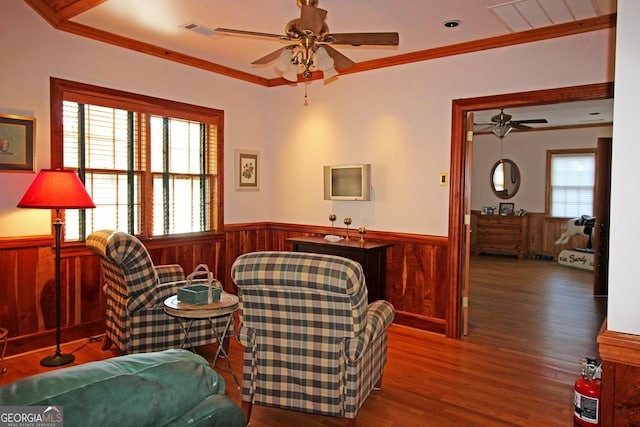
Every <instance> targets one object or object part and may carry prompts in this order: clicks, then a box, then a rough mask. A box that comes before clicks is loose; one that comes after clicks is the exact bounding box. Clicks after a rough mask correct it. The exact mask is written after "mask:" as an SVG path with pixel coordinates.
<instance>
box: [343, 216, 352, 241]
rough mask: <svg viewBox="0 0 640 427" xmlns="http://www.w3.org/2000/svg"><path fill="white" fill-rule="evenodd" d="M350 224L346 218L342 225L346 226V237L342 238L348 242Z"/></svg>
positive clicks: (349, 220) (349, 219)
mask: <svg viewBox="0 0 640 427" xmlns="http://www.w3.org/2000/svg"><path fill="white" fill-rule="evenodd" d="M350 224H351V218H349V217H346V218H345V219H344V225H346V226H347V235H346V237H345V238H344V239H345V240H349V225H350Z"/></svg>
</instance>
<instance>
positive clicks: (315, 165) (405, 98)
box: [263, 31, 614, 236]
mask: <svg viewBox="0 0 640 427" xmlns="http://www.w3.org/2000/svg"><path fill="white" fill-rule="evenodd" d="M613 43H614V41H613V40H612V35H611V32H609V31H598V32H593V33H589V34H582V35H578V36H574V37H565V38H561V39H554V40H547V41H544V42H539V43H530V44H526V45H520V46H512V47H508V48H502V49H495V50H491V51H487V52H477V53H472V54H467V55H460V56H455V57H450V58H443V59H438V60H432V61H427V62H421V63H415V64H409V65H404V66H399V67H394V68H387V69H380V70H374V71H368V72H366V73H360V74H352V75H344V76H340V77H339V78H338V80H337V81H335V82H332V83H330V84H328V85H325V86H323V83H322V82H313V83H312V84H310V85H309V97H310V105H309V106H307V107H304V106H303V96H304V89H303V88H302V87H301V86H298V87H281V88H275V89H271V92H272V94H271V93H270V100H271V104H273V105H277V106H278V108H273V109H270V110H269V121H270V122H271V123H272V125H271V126H270V127H269V130H270V134H269V139H270V140H272V141H273V142H274V146H273V150H272V151H270V152H269V156H271V159H272V160H273V161H274V162H273V163H270V164H272V165H274V166H273V167H271V168H270V169H269V170H266V168H265V170H263V172H264V173H265V174H267V176H268V180H267V181H268V182H269V183H270V185H273V186H275V187H276V188H277V191H276V192H275V193H274V199H273V218H274V219H278V220H282V221H287V222H294V223H311V224H324V225H328V224H329V222H328V220H327V219H326V218H327V217H328V215H329V214H330V213H331V212H334V213H336V215H337V216H338V218H339V219H341V218H344V217H345V216H350V217H352V219H353V225H354V226H355V227H357V226H361V225H362V226H365V227H367V228H369V229H376V230H393V231H399V232H413V233H424V234H429V235H440V236H445V235H446V234H447V225H448V197H449V188H448V187H441V186H440V185H439V173H440V172H441V171H444V172H448V171H449V160H450V146H451V143H450V139H451V102H452V100H453V99H457V98H469V97H475V96H481V95H492V94H503V93H510V92H520V91H527V90H535V89H538V88H539V89H543V88H545V89H546V88H554V87H563V86H573V85H580V84H590V83H601V82H606V81H610V80H612V78H613V65H612V61H610V58H611V55H612V50H613V47H612V46H613ZM334 163H337V164H341V163H371V164H372V174H373V176H372V180H373V188H374V199H373V201H371V202H331V201H325V200H323V199H322V166H323V165H326V164H334ZM292 200H296V201H297V202H295V203H293V202H292Z"/></svg>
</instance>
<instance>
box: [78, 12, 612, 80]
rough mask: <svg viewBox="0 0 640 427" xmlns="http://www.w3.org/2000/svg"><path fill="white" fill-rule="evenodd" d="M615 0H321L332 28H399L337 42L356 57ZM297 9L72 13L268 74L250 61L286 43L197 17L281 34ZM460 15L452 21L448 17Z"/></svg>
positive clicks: (570, 17) (538, 21) (471, 35)
mask: <svg viewBox="0 0 640 427" xmlns="http://www.w3.org/2000/svg"><path fill="white" fill-rule="evenodd" d="M616 6H617V4H616V0H515V1H513V0H512V1H508V0H394V1H391V0H319V4H318V7H321V8H323V9H326V10H327V11H328V15H327V23H328V25H329V29H330V31H331V32H335V33H349V32H390V31H393V32H398V33H399V34H400V44H399V46H397V47H371V46H366V47H365V46H361V47H353V46H344V47H343V46H335V47H337V48H338V49H339V50H340V52H341V53H343V54H345V55H346V56H348V57H349V58H351V59H352V60H354V61H355V62H361V61H365V60H374V59H379V58H384V57H388V56H394V55H398V54H403V53H410V52H417V51H421V50H426V49H431V48H435V47H440V46H447V45H452V44H457V43H462V42H468V41H473V40H478V39H484V38H488V37H494V36H501V35H507V34H510V33H514V32H519V31H524V30H529V29H532V28H540V27H545V26H550V25H555V24H562V23H566V22H571V21H576V20H581V19H586V18H594V17H597V16H601V15H608V14H611V13H615V12H616ZM299 16H300V9H299V8H298V6H297V4H296V0H269V1H237V0H236V1H231V0H108V1H105V2H104V3H102V4H100V5H98V6H96V7H94V8H92V9H90V10H88V11H86V12H84V13H82V14H80V15H78V16H76V17H74V18H72V19H71V20H72V21H73V22H77V23H80V24H83V25H87V26H89V27H93V28H97V29H101V30H104V31H108V32H112V33H115V34H118V35H122V36H126V37H129V38H133V39H136V40H139V41H143V42H146V43H150V44H152V45H155V46H160V47H163V48H167V49H171V50H175V51H178V52H181V53H184V54H188V55H191V56H195V57H197V58H201V59H205V60H207V61H211V62H214V63H217V64H220V65H223V66H226V67H230V68H233V69H236V70H242V71H245V72H249V73H251V74H255V75H258V76H261V77H265V78H274V77H277V74H276V73H275V71H274V69H273V66H272V65H266V66H253V65H251V62H252V61H254V60H256V59H258V58H261V57H263V56H264V55H266V54H268V53H270V52H272V51H274V50H276V49H278V48H280V47H282V46H285V45H286V44H289V43H290V42H289V43H287V42H284V41H279V40H277V39H269V38H259V37H248V36H229V35H222V34H215V33H214V34H211V35H209V36H205V35H203V34H200V33H197V32H194V31H189V30H186V29H184V28H182V27H183V26H184V25H185V24H190V23H196V24H198V25H200V26H202V27H204V28H205V29H210V30H213V29H215V28H217V27H223V28H233V29H240V30H249V31H258V32H264V33H271V34H284V28H285V25H286V23H287V22H288V21H289V20H291V19H293V18H298V17H299ZM449 20H459V21H461V24H460V25H459V26H458V27H456V28H447V27H445V26H444V22H445V21H449Z"/></svg>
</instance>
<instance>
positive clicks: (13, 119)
mask: <svg viewBox="0 0 640 427" xmlns="http://www.w3.org/2000/svg"><path fill="white" fill-rule="evenodd" d="M35 122H36V119H35V118H33V117H24V116H14V115H6V114H0V171H3V172H9V171H11V172H16V171H28V172H33V158H34V152H33V141H34V134H35Z"/></svg>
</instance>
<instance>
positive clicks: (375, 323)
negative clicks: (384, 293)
mask: <svg viewBox="0 0 640 427" xmlns="http://www.w3.org/2000/svg"><path fill="white" fill-rule="evenodd" d="M395 313H396V312H395V309H394V308H393V305H391V303H390V302H388V301H384V300H379V301H374V302H372V303H371V304H369V307H368V308H367V324H366V326H365V328H364V331H363V332H362V333H361V334H360V335H358V336H357V337H355V338H351V339H348V340H345V354H346V356H347V357H348V358H349V359H350V360H358V359H359V358H360V357H361V356H362V354H363V353H364V351H365V350H366V349H367V346H368V345H369V343H370V342H372V341H374V340H375V339H376V338H378V337H379V336H380V335H382V334H383V333H385V331H386V330H387V328H388V327H389V325H390V324H391V322H393V318H394V316H395Z"/></svg>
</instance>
